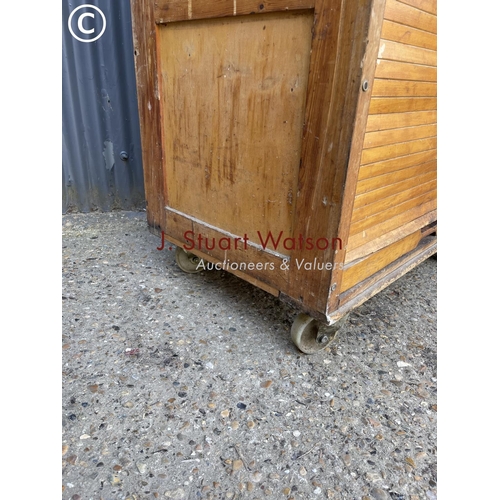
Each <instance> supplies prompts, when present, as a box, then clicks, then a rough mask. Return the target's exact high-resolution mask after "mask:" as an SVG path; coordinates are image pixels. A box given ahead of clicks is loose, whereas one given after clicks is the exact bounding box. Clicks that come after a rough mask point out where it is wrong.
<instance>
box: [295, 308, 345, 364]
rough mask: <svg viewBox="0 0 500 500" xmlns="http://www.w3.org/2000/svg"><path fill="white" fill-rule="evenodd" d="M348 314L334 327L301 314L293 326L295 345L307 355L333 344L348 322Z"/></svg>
mask: <svg viewBox="0 0 500 500" xmlns="http://www.w3.org/2000/svg"><path fill="white" fill-rule="evenodd" d="M347 316H348V315H347V314H346V315H345V316H343V317H342V318H341V319H339V320H338V321H336V322H335V323H334V324H333V325H329V326H328V325H325V324H323V323H320V322H319V321H318V320H317V319H314V318H311V316H309V315H307V314H303V313H301V314H299V315H298V316H297V317H296V318H295V321H294V322H293V325H292V330H291V334H292V340H293V343H294V344H295V345H296V346H297V347H298V348H299V350H301V351H302V352H303V353H305V354H314V353H315V352H318V351H321V350H322V349H324V348H325V347H326V346H328V345H329V344H331V343H332V342H333V340H334V339H335V337H336V336H337V332H338V331H339V330H340V328H341V327H342V325H343V324H344V323H345V322H346V320H347Z"/></svg>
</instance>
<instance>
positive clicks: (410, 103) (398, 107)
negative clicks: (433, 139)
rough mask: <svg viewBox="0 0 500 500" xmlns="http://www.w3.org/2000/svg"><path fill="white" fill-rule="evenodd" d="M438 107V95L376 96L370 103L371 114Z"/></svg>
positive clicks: (405, 111) (427, 109) (430, 109)
mask: <svg viewBox="0 0 500 500" xmlns="http://www.w3.org/2000/svg"><path fill="white" fill-rule="evenodd" d="M436 107H437V98H436V97H411V98H410V97H408V98H407V97H374V98H373V99H372V101H371V103H370V114H372V115H379V114H386V113H407V112H409V113H411V112H412V111H432V110H435V109H436Z"/></svg>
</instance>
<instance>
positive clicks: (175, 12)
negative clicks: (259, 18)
mask: <svg viewBox="0 0 500 500" xmlns="http://www.w3.org/2000/svg"><path fill="white" fill-rule="evenodd" d="M315 3H316V2H315V0H210V1H200V0H156V8H155V19H156V23H157V24H167V23H171V22H176V21H188V20H195V19H213V18H217V17H229V16H242V15H248V14H267V13H269V12H286V11H293V10H304V9H313V8H314V6H315Z"/></svg>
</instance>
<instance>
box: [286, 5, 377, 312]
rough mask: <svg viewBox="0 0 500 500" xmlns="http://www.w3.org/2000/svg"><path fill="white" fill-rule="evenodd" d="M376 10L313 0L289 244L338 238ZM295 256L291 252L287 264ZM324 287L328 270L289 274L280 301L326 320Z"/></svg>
mask: <svg viewBox="0 0 500 500" xmlns="http://www.w3.org/2000/svg"><path fill="white" fill-rule="evenodd" d="M375 4H377V5H378V4H379V2H378V0H356V1H336V2H331V1H330V0H317V1H316V7H315V11H314V16H315V17H314V19H315V21H314V22H315V24H314V30H313V43H312V52H311V65H310V71H309V83H308V90H307V103H306V115H305V123H304V129H303V130H304V132H303V142H302V154H301V167H300V169H299V183H298V196H297V203H296V210H295V219H294V220H295V226H294V237H296V238H298V236H299V235H300V234H302V235H304V236H307V237H312V238H320V237H325V236H328V235H338V234H339V225H340V222H341V218H340V217H341V210H339V207H341V206H343V203H344V200H345V198H346V196H348V194H346V192H345V185H346V176H347V171H348V167H349V164H350V159H351V157H352V156H355V155H357V154H359V150H360V149H361V146H362V142H361V141H362V138H363V134H362V133H360V134H359V142H357V143H356V142H353V134H354V130H355V126H356V124H358V119H359V116H360V109H361V108H363V107H364V106H365V105H367V104H368V100H369V93H368V92H362V90H361V84H362V81H363V80H364V79H365V78H367V77H366V76H365V75H366V72H367V70H366V69H365V65H366V66H367V67H369V64H368V62H367V60H366V57H367V47H371V46H372V45H373V46H374V47H375V48H376V49H378V44H379V38H376V39H374V38H373V37H372V38H371V39H369V38H368V33H369V31H370V25H373V22H374V21H373V17H374V16H373V15H372V14H373V11H372V5H375ZM380 18H381V16H380ZM370 42H372V43H371V44H370ZM373 42H375V43H373ZM374 61H375V59H373V60H370V64H372V63H374ZM368 78H369V82H371V81H372V78H373V76H372V75H371V74H370V73H368ZM365 116H366V115H365V114H364V113H363V114H362V117H363V118H364V117H365ZM332 167H333V168H332ZM300 254H301V252H299V251H298V250H297V252H293V251H292V254H291V258H292V260H294V259H295V257H296V256H298V257H299V258H300V257H301V255H300ZM302 256H303V257H306V256H307V258H308V259H309V260H312V259H314V258H315V257H317V258H318V259H321V260H323V261H325V262H326V261H328V262H333V261H334V256H335V250H333V249H332V250H325V251H320V250H319V249H318V250H314V251H309V252H307V255H304V253H303V252H302ZM331 281H332V272H331V271H327V270H324V271H316V272H311V271H307V270H304V272H295V273H293V275H291V276H290V282H289V293H287V295H289V296H291V297H295V298H297V299H299V300H300V301H301V303H302V304H303V305H304V307H307V308H312V309H316V310H317V311H321V312H323V313H326V311H327V307H328V302H329V295H330V290H331Z"/></svg>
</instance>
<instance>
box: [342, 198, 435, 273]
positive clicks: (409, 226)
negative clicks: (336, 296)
mask: <svg viewBox="0 0 500 500" xmlns="http://www.w3.org/2000/svg"><path fill="white" fill-rule="evenodd" d="M435 205H436V203H434V208H436V207H435ZM403 215H407V214H403ZM436 219H437V214H436V210H433V211H429V212H425V213H424V215H422V216H421V217H418V218H416V219H412V220H410V221H409V222H405V220H404V219H403V218H401V219H400V220H398V221H397V222H395V224H394V229H392V230H391V231H388V232H384V233H381V236H379V237H377V238H374V239H372V240H371V241H368V242H367V243H365V244H364V245H361V246H359V247H357V248H353V249H351V248H350V247H349V248H348V249H347V253H346V258H345V264H349V263H351V262H354V261H355V260H357V259H361V258H363V257H366V256H368V255H370V254H372V253H375V252H377V251H379V250H380V249H382V248H385V247H387V246H389V245H391V244H392V243H394V242H396V241H398V240H401V239H402V238H404V237H405V236H407V235H409V234H411V233H413V232H415V231H417V230H419V229H422V228H423V227H425V226H427V225H428V224H430V223H431V222H434V221H436Z"/></svg>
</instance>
